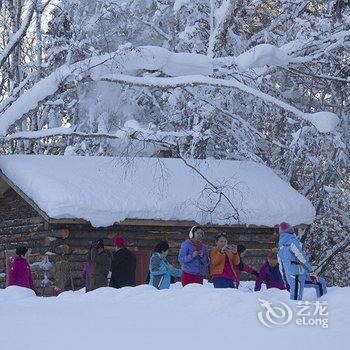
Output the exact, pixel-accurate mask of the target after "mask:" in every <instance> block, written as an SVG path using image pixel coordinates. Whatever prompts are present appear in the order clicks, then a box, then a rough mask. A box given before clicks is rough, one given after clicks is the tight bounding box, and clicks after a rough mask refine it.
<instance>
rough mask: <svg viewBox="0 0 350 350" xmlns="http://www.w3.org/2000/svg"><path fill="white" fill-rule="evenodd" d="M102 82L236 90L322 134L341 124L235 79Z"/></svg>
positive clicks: (116, 78) (114, 77)
mask: <svg viewBox="0 0 350 350" xmlns="http://www.w3.org/2000/svg"><path fill="white" fill-rule="evenodd" d="M100 80H103V81H109V82H114V83H119V84H130V85H139V86H148V87H158V88H164V89H166V88H176V87H183V86H195V85H210V86H217V87H227V88H236V89H238V90H241V91H243V92H245V93H248V94H251V95H253V96H255V97H257V98H260V99H262V100H264V101H265V102H267V103H272V104H274V105H276V106H278V107H280V108H282V109H284V110H286V111H289V112H291V113H292V114H294V115H295V116H297V117H298V118H300V119H303V120H306V121H308V122H311V123H312V124H313V125H314V126H315V127H316V128H317V129H318V130H319V131H320V132H325V133H327V132H331V131H333V130H334V128H335V127H336V126H337V125H338V123H339V118H338V116H337V115H335V114H334V113H331V112H317V113H304V112H303V111H301V110H299V109H298V108H296V107H294V106H292V105H290V104H288V103H287V102H284V101H281V100H279V99H278V98H276V97H273V96H271V95H268V94H266V93H264V92H262V91H259V90H256V89H254V88H252V87H250V86H247V85H245V84H243V83H241V82H239V81H237V80H235V79H231V80H225V79H217V78H211V77H206V76H200V75H192V76H180V77H173V78H158V77H156V78H155V77H134V76H130V75H125V74H114V75H106V76H102V77H100Z"/></svg>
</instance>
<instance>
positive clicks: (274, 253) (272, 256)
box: [267, 248, 278, 260]
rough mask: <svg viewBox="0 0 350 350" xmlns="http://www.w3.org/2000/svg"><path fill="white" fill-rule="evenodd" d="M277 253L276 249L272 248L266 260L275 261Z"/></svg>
mask: <svg viewBox="0 0 350 350" xmlns="http://www.w3.org/2000/svg"><path fill="white" fill-rule="evenodd" d="M277 252H278V249H277V248H272V249H271V250H270V252H269V254H268V256H267V259H271V260H277Z"/></svg>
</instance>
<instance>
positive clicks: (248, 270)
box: [234, 244, 259, 288]
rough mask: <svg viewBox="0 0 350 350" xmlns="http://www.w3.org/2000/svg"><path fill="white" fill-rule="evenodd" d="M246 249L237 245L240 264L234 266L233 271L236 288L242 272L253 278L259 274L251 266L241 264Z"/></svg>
mask: <svg viewBox="0 0 350 350" xmlns="http://www.w3.org/2000/svg"><path fill="white" fill-rule="evenodd" d="M246 251H247V250H246V247H245V246H244V245H242V244H238V246H237V253H238V255H239V258H240V262H239V264H238V265H236V266H234V269H235V275H236V288H238V287H239V283H240V282H241V273H242V271H243V272H246V273H250V274H252V275H254V276H258V275H259V273H258V272H257V271H256V270H254V269H253V268H252V267H251V266H249V265H247V264H245V263H244V262H243V258H244V256H245V254H246Z"/></svg>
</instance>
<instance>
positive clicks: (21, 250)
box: [16, 246, 28, 256]
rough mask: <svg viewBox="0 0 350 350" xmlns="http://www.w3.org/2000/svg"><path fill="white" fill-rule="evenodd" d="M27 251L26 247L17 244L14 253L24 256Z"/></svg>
mask: <svg viewBox="0 0 350 350" xmlns="http://www.w3.org/2000/svg"><path fill="white" fill-rule="evenodd" d="M27 251H28V249H27V247H25V246H19V247H17V249H16V255H19V256H25V255H26V254H27Z"/></svg>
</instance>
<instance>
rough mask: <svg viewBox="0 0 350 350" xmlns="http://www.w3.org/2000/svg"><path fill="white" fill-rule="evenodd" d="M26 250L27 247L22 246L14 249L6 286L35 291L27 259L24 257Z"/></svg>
mask: <svg viewBox="0 0 350 350" xmlns="http://www.w3.org/2000/svg"><path fill="white" fill-rule="evenodd" d="M27 251H28V249H27V248H26V247H23V246H21V247H18V248H17V249H16V256H15V258H14V259H13V260H12V262H11V265H10V270H9V278H8V283H7V286H19V287H25V288H30V289H32V290H33V291H34V292H36V291H35V287H34V283H33V277H32V272H31V271H30V266H29V264H28V261H27V260H26V259H25V258H24V256H25V255H26V253H27Z"/></svg>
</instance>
